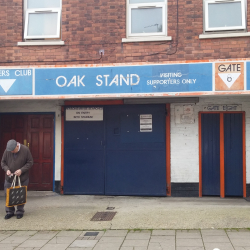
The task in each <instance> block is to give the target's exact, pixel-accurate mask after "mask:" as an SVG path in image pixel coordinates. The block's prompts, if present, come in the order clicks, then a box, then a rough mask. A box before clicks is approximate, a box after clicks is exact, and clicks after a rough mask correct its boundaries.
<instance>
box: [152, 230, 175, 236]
mask: <svg viewBox="0 0 250 250" xmlns="http://www.w3.org/2000/svg"><path fill="white" fill-rule="evenodd" d="M152 235H159V236H164V235H172V236H175V230H157V229H156V230H153V231H152Z"/></svg>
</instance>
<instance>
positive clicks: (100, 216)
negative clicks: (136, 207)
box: [91, 212, 116, 221]
mask: <svg viewBox="0 0 250 250" xmlns="http://www.w3.org/2000/svg"><path fill="white" fill-rule="evenodd" d="M115 214H116V212H97V213H96V214H95V215H94V216H93V218H92V219H91V221H110V220H112V219H113V218H114V216H115Z"/></svg>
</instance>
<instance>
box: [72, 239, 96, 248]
mask: <svg viewBox="0 0 250 250" xmlns="http://www.w3.org/2000/svg"><path fill="white" fill-rule="evenodd" d="M97 242H98V241H97V240H75V241H74V242H73V243H72V244H71V245H70V247H94V246H95V245H96V243H97Z"/></svg>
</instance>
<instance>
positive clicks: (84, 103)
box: [61, 100, 171, 196]
mask: <svg viewBox="0 0 250 250" xmlns="http://www.w3.org/2000/svg"><path fill="white" fill-rule="evenodd" d="M64 105H65V106H87V105H90V106H91V105H93V106H97V105H124V102H123V100H107V101H65V102H64ZM166 112H167V114H166V184H167V190H166V194H167V196H171V171H170V169H171V166H170V164H171V162H170V103H167V104H166ZM64 113H65V108H64V106H62V108H61V194H63V186H64V121H65V119H64Z"/></svg>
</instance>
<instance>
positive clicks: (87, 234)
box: [84, 232, 99, 236]
mask: <svg viewBox="0 0 250 250" xmlns="http://www.w3.org/2000/svg"><path fill="white" fill-rule="evenodd" d="M98 234H99V232H87V233H85V234H84V236H97V235H98Z"/></svg>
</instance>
